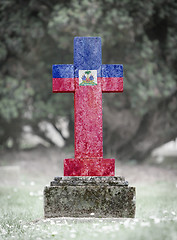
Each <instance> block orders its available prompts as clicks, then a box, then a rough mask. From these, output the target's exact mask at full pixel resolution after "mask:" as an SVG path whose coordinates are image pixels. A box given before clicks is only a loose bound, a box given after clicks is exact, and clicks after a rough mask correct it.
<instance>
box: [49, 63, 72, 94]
mask: <svg viewBox="0 0 177 240" xmlns="http://www.w3.org/2000/svg"><path fill="white" fill-rule="evenodd" d="M52 74H53V92H54V93H57V92H63V93H64V92H74V90H75V84H74V66H73V65H72V64H56V65H53V67H52Z"/></svg>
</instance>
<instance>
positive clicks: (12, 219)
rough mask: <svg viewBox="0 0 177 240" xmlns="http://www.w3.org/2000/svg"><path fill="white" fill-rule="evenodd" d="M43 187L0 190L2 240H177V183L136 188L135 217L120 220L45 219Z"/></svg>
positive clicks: (34, 185) (32, 184)
mask: <svg viewBox="0 0 177 240" xmlns="http://www.w3.org/2000/svg"><path fill="white" fill-rule="evenodd" d="M23 184H24V183H23ZM43 188H44V185H43V184H41V182H40V184H34V183H33V182H32V183H31V184H30V182H27V181H26V184H25V186H23V185H21V186H20V187H18V188H13V187H7V186H6V187H0V239H20V240H21V239H25V240H26V239H27V240H28V239H35V240H39V239H61V240H68V239H77V240H80V239H84V240H87V239H88V240H90V239H106V240H109V239H136V240H138V239H142V240H146V239H148V240H149V239H155V240H158V239H159V240H164V239H170V240H173V239H174V240H176V239H177V187H176V183H173V182H156V183H154V184H152V183H151V184H141V185H137V186H136V188H137V201H136V204H137V209H136V218H135V219H134V220H131V219H130V220H127V219H126V220H119V221H118V220H116V219H111V220H109V221H107V220H104V219H92V220H85V221H84V220H82V221H81V220H73V219H61V220H58V219H57V220H44V219H43V193H42V191H43Z"/></svg>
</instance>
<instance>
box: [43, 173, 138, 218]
mask: <svg viewBox="0 0 177 240" xmlns="http://www.w3.org/2000/svg"><path fill="white" fill-rule="evenodd" d="M44 215H45V217H47V218H53V217H102V218H110V217H111V218H133V217H134V216H135V188H134V187H129V186H128V182H127V181H125V179H124V177H113V176H111V177H55V178H54V181H52V182H51V183H50V186H46V187H45V189H44Z"/></svg>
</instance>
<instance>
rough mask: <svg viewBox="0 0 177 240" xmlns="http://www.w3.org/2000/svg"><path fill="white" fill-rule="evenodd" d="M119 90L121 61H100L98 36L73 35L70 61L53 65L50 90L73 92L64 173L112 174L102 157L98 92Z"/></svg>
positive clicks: (109, 162)
mask: <svg viewBox="0 0 177 240" xmlns="http://www.w3.org/2000/svg"><path fill="white" fill-rule="evenodd" d="M122 91H123V65H119V64H102V53H101V38H100V37H75V38H74V64H61V65H58V64H56V65H53V92H54V93H58V92H61V93H66V92H71V93H74V109H75V110H74V117H75V120H74V128H75V158H73V159H65V160H64V176H114V175H115V160H114V159H104V158H103V127H102V93H104V92H122Z"/></svg>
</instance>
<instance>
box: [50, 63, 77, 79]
mask: <svg viewBox="0 0 177 240" xmlns="http://www.w3.org/2000/svg"><path fill="white" fill-rule="evenodd" d="M52 74H53V78H74V66H73V65H72V64H58V65H53V66H52Z"/></svg>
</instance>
